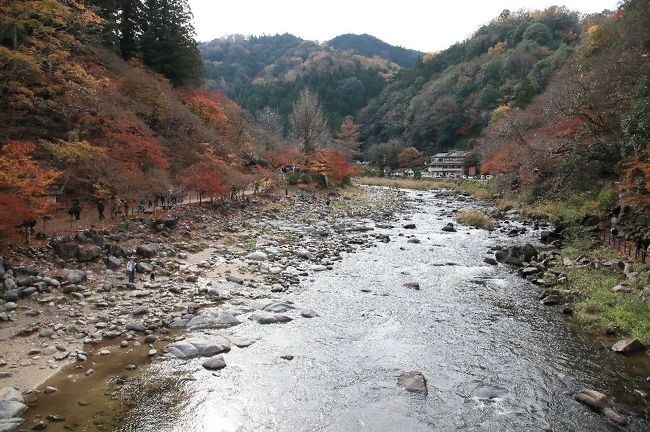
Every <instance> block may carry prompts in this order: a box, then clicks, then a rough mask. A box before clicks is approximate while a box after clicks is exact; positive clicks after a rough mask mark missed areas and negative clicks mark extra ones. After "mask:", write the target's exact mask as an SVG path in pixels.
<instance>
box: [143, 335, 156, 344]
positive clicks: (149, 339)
mask: <svg viewBox="0 0 650 432" xmlns="http://www.w3.org/2000/svg"><path fill="white" fill-rule="evenodd" d="M156 340H157V338H156V336H155V335H147V336H145V338H144V343H146V344H151V343H154V342H156Z"/></svg>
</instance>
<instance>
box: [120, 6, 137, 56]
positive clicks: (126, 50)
mask: <svg viewBox="0 0 650 432" xmlns="http://www.w3.org/2000/svg"><path fill="white" fill-rule="evenodd" d="M142 13H143V5H142V2H141V1H140V0H122V7H121V10H120V14H119V41H120V42H119V43H120V53H121V54H122V58H124V59H125V60H128V59H130V58H131V57H133V56H135V55H137V53H138V51H139V48H140V47H139V38H140V37H141V36H142V26H143V22H142V18H141V17H142Z"/></svg>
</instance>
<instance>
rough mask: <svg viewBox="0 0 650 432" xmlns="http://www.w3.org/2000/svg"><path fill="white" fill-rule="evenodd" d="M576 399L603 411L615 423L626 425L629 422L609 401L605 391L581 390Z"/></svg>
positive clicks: (595, 409)
mask: <svg viewBox="0 0 650 432" xmlns="http://www.w3.org/2000/svg"><path fill="white" fill-rule="evenodd" d="M575 399H576V400H577V401H578V402H581V403H583V404H585V405H587V406H588V407H589V408H591V409H593V410H594V411H598V412H601V413H603V414H604V415H605V417H607V418H608V419H610V420H611V421H613V422H614V423H618V424H620V425H625V424H627V419H626V418H625V417H623V416H622V415H620V414H619V413H617V412H616V411H614V410H613V409H612V408H611V407H610V406H609V402H608V400H607V396H605V395H604V394H603V393H600V392H597V391H595V390H588V389H585V390H581V391H580V393H578V394H577V395H576V396H575Z"/></svg>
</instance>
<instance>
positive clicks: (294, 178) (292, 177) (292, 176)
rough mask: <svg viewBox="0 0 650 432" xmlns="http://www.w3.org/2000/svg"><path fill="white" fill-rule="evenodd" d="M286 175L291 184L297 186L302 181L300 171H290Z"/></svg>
mask: <svg viewBox="0 0 650 432" xmlns="http://www.w3.org/2000/svg"><path fill="white" fill-rule="evenodd" d="M284 176H285V178H286V179H287V183H289V184H290V185H294V186H295V185H297V184H298V182H299V181H300V173H297V172H288V173H286V174H285V175H284Z"/></svg>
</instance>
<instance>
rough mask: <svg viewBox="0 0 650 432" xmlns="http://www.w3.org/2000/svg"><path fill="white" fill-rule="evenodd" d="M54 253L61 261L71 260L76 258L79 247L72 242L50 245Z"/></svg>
mask: <svg viewBox="0 0 650 432" xmlns="http://www.w3.org/2000/svg"><path fill="white" fill-rule="evenodd" d="M52 247H53V248H54V253H55V254H56V256H57V257H59V258H61V259H62V260H71V259H74V258H76V257H77V254H78V253H79V245H78V244H77V243H74V242H62V243H55V244H53V245H52Z"/></svg>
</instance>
